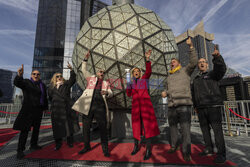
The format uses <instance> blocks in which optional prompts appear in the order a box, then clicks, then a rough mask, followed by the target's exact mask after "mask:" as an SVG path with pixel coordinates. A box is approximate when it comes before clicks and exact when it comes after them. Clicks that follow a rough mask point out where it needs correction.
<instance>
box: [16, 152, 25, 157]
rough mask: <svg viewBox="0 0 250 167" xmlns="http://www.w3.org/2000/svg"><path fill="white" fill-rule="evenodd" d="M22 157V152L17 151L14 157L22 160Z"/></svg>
mask: <svg viewBox="0 0 250 167" xmlns="http://www.w3.org/2000/svg"><path fill="white" fill-rule="evenodd" d="M24 157H25V154H24V153H23V151H18V152H17V155H16V158H17V159H23V158H24Z"/></svg>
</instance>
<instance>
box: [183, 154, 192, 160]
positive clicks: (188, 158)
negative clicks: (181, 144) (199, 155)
mask: <svg viewBox="0 0 250 167" xmlns="http://www.w3.org/2000/svg"><path fill="white" fill-rule="evenodd" d="M183 159H184V161H186V162H189V161H191V160H192V158H191V156H190V154H184V155H183Z"/></svg>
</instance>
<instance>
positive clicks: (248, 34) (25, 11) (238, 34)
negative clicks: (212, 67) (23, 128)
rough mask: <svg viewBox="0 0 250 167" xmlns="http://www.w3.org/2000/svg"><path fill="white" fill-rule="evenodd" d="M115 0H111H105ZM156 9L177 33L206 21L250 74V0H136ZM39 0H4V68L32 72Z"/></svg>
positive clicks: (230, 61) (229, 58) (234, 64)
mask: <svg viewBox="0 0 250 167" xmlns="http://www.w3.org/2000/svg"><path fill="white" fill-rule="evenodd" d="M104 1H106V2H108V3H109V4H111V0H104ZM135 3H136V4H138V5H140V6H143V7H145V8H148V9H151V10H153V11H155V12H156V13H157V14H158V15H159V16H160V17H161V18H162V19H163V20H164V21H165V22H166V23H167V24H168V25H169V26H170V27H171V28H172V30H173V32H174V34H175V35H176V36H177V35H179V34H181V33H183V32H185V31H186V30H187V29H192V28H194V27H195V25H197V23H198V22H200V20H201V19H203V20H204V22H205V30H206V31H207V32H209V33H214V35H215V41H214V42H215V43H218V44H219V45H220V49H221V54H222V55H223V56H224V58H225V61H226V63H227V65H228V66H230V67H231V68H233V69H235V70H237V71H238V72H240V73H241V74H243V75H244V76H247V75H250V66H249V63H250V28H249V27H250V11H249V9H250V1H249V0H178V1H177V0H135ZM37 11H38V0H0V51H1V52H0V68H3V69H9V70H13V71H16V70H17V69H18V68H19V67H20V66H21V64H24V67H25V76H26V77H27V76H29V74H30V72H31V67H32V61H33V52H34V40H35V31H36V21H37Z"/></svg>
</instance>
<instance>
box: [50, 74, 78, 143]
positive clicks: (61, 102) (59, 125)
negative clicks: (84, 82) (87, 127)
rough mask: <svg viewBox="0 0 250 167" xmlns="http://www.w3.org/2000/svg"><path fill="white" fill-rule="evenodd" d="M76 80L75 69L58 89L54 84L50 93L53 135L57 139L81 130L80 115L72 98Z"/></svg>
mask: <svg viewBox="0 0 250 167" xmlns="http://www.w3.org/2000/svg"><path fill="white" fill-rule="evenodd" d="M75 81H76V75H75V73H74V71H71V72H70V78H69V80H67V81H64V84H63V85H61V86H60V87H59V89H57V88H56V87H53V86H52V85H51V86H50V87H49V90H48V94H49V99H50V100H51V120H52V129H53V136H54V138H55V139H58V138H62V137H65V136H69V135H70V134H73V133H76V132H77V131H79V129H80V128H79V123H78V115H77V113H76V112H75V111H74V110H72V109H71V107H72V105H73V101H72V99H71V98H70V89H71V87H72V86H73V84H74V83H75Z"/></svg>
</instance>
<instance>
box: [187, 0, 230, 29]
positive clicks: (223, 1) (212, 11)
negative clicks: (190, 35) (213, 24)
mask: <svg viewBox="0 0 250 167" xmlns="http://www.w3.org/2000/svg"><path fill="white" fill-rule="evenodd" d="M227 2H228V0H221V1H220V2H219V3H218V4H215V5H214V7H212V8H211V9H210V10H209V11H208V12H207V13H206V15H205V16H204V17H203V18H202V20H203V21H204V22H207V21H208V20H209V19H210V18H212V17H213V16H214V15H215V13H216V12H217V11H218V10H219V9H220V8H221V7H223V6H224V5H225V4H226V3H227ZM198 23H199V22H198ZM198 23H196V24H194V25H193V26H192V28H191V29H193V28H195V26H196V25H197V24H198Z"/></svg>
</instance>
